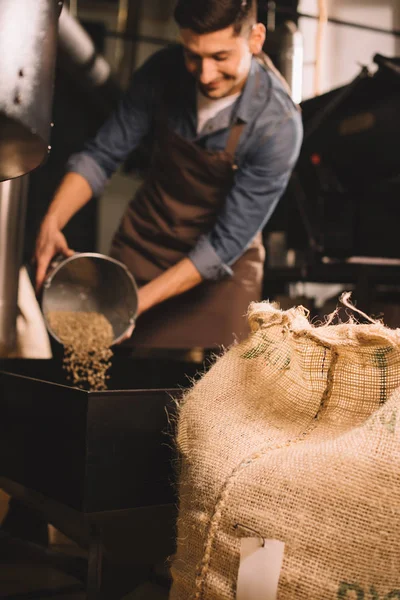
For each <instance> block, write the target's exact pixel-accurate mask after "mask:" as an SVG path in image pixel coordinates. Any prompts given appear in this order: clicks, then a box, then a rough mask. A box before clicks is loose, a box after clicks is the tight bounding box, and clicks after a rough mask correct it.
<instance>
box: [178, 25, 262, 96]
mask: <svg viewBox="0 0 400 600" xmlns="http://www.w3.org/2000/svg"><path fill="white" fill-rule="evenodd" d="M180 33H181V39H182V44H183V47H184V55H185V64H186V68H187V70H188V71H189V73H191V74H192V75H193V76H194V77H195V78H196V81H197V83H198V86H199V88H200V90H201V92H202V93H203V94H204V95H205V96H207V97H208V98H213V99H217V98H223V97H225V96H230V95H231V94H236V93H237V92H240V91H241V89H242V88H243V86H244V84H245V82H246V79H247V76H248V74H249V70H250V64H251V55H252V52H251V51H250V44H249V38H248V37H244V36H243V35H235V32H234V29H233V27H228V28H227V29H221V30H220V31H216V32H214V33H203V34H198V33H195V32H194V31H192V30H191V29H181V30H180Z"/></svg>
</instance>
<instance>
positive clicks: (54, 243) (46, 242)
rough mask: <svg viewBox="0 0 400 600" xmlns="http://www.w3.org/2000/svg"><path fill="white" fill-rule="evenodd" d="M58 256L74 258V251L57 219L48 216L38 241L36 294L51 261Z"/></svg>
mask: <svg viewBox="0 0 400 600" xmlns="http://www.w3.org/2000/svg"><path fill="white" fill-rule="evenodd" d="M56 254H63V255H64V256H66V257H68V256H72V255H73V254H74V251H73V250H71V249H70V248H69V247H68V243H67V240H66V239H65V236H64V234H63V233H61V231H60V229H59V227H58V224H57V221H56V219H55V218H54V217H52V216H48V217H46V218H45V219H44V221H43V223H42V226H41V228H40V231H39V235H38V238H37V240H36V249H35V260H36V293H38V292H39V291H40V289H41V287H42V285H43V281H44V279H45V277H46V271H47V269H48V266H49V264H50V261H51V259H52V258H53V256H55V255H56Z"/></svg>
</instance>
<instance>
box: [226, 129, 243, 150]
mask: <svg viewBox="0 0 400 600" xmlns="http://www.w3.org/2000/svg"><path fill="white" fill-rule="evenodd" d="M244 126H245V123H235V124H234V125H231V128H230V131H229V136H228V141H227V142H226V146H225V151H226V152H227V153H228V154H230V155H231V156H235V153H236V148H237V147H238V144H239V140H240V136H241V135H242V132H243V129H244Z"/></svg>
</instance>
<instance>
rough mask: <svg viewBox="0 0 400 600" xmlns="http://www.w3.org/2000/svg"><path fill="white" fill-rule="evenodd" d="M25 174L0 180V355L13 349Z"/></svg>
mask: <svg viewBox="0 0 400 600" xmlns="http://www.w3.org/2000/svg"><path fill="white" fill-rule="evenodd" d="M28 179H29V177H28V176H24V177H18V178H17V179H12V180H10V181H3V182H1V183H0V356H9V355H10V354H11V353H12V352H13V351H14V350H15V348H16V342H17V339H16V338H17V336H16V326H17V314H18V279H19V271H20V268H21V265H22V254H23V246H24V232H25V215H26V203H27V193H28Z"/></svg>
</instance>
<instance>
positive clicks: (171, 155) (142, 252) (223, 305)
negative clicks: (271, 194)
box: [111, 119, 265, 349]
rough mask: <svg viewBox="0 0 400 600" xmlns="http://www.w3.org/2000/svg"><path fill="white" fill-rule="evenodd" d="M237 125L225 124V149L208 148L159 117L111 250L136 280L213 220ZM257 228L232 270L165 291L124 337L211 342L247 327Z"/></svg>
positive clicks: (230, 171) (183, 252)
mask: <svg viewBox="0 0 400 600" xmlns="http://www.w3.org/2000/svg"><path fill="white" fill-rule="evenodd" d="M243 127H244V125H243V124H241V123H237V124H234V125H232V126H231V128H230V134H229V136H228V142H227V145H226V148H225V150H224V151H213V152H210V151H208V150H205V149H203V148H201V147H200V146H198V145H197V144H195V143H193V142H190V141H187V140H185V139H184V138H183V137H181V136H179V135H177V134H176V133H174V132H173V131H171V130H170V129H169V128H168V127H167V124H166V119H159V120H158V124H157V129H156V134H155V139H156V145H155V148H154V151H153V155H152V164H151V168H150V172H149V174H148V176H147V178H146V181H145V182H144V184H143V185H142V187H141V188H140V189H139V190H138V192H137V194H136V195H135V197H134V199H133V200H132V202H131V203H130V204H129V206H128V208H127V210H126V212H125V214H124V216H123V218H122V221H121V224H120V227H119V229H118V231H117V233H116V235H115V237H114V239H113V243H112V250H111V255H112V256H113V257H114V258H116V259H118V260H120V261H121V262H123V263H124V264H125V265H126V266H127V267H128V268H129V270H130V271H131V273H132V274H133V276H134V277H135V279H136V281H137V283H138V285H139V287H140V286H142V285H144V284H145V283H147V282H149V281H151V280H152V279H154V278H155V277H157V276H158V275H160V274H161V273H163V272H164V271H165V270H166V269H168V268H169V267H171V266H172V265H174V264H176V263H177V262H178V261H179V260H181V259H182V258H184V257H185V256H187V254H188V252H189V251H190V250H191V249H192V248H193V247H194V246H195V244H196V242H197V240H198V238H199V237H200V235H202V234H205V233H207V232H208V231H210V229H211V228H212V226H213V224H214V223H215V220H216V218H217V215H218V213H219V211H220V209H221V208H222V206H223V203H224V201H225V199H226V196H227V194H228V192H229V190H230V188H231V187H232V185H233V177H234V171H235V163H234V161H235V151H236V148H237V145H238V142H239V138H240V135H241V133H242V130H243ZM264 257H265V252H264V247H263V245H262V238H261V234H258V235H257V236H256V238H255V239H254V240H253V242H252V244H251V245H250V247H249V248H248V249H247V250H246V252H245V253H244V254H243V255H242V256H241V257H240V258H239V259H238V260H237V261H236V263H235V264H234V265H233V266H232V270H233V276H232V277H228V278H226V279H223V280H220V281H217V282H214V281H204V282H202V283H201V284H200V285H199V286H197V287H196V288H193V289H192V290H190V291H188V292H185V293H184V294H181V295H179V296H176V297H174V298H171V299H169V300H167V301H165V302H163V303H161V304H159V305H157V306H156V307H154V308H152V309H150V310H149V311H147V312H146V313H144V314H143V315H141V316H140V317H139V319H138V321H137V324H136V329H135V331H134V333H133V335H132V337H131V339H130V340H129V345H131V346H134V347H135V348H139V347H145V348H181V349H183V348H185V349H187V348H193V347H201V348H215V347H218V346H221V345H224V346H228V345H230V344H231V343H232V342H233V341H234V340H235V338H236V339H243V338H244V337H245V336H246V335H247V334H248V328H247V320H246V317H245V315H246V312H247V308H248V305H249V303H250V302H252V301H259V300H260V298H261V284H262V276H263V264H264Z"/></svg>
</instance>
